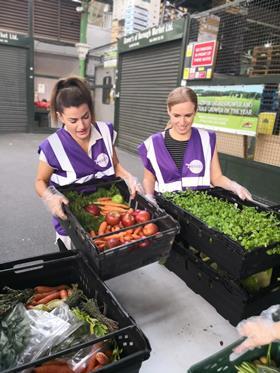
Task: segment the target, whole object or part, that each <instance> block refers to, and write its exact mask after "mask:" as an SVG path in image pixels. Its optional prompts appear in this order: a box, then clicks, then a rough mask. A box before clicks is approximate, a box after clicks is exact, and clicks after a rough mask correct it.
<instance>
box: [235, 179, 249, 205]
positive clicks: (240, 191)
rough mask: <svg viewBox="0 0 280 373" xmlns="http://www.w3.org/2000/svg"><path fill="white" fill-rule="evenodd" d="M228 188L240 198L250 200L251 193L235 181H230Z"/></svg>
mask: <svg viewBox="0 0 280 373" xmlns="http://www.w3.org/2000/svg"><path fill="white" fill-rule="evenodd" d="M230 190H231V191H232V192H233V193H235V194H237V195H238V197H239V198H240V199H242V200H244V199H248V200H249V201H252V194H251V193H250V192H249V191H248V190H247V189H246V188H244V187H243V186H242V185H240V184H238V183H237V182H236V181H232V180H231V181H230Z"/></svg>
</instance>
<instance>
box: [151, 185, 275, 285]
mask: <svg viewBox="0 0 280 373" xmlns="http://www.w3.org/2000/svg"><path fill="white" fill-rule="evenodd" d="M203 191H206V192H207V193H208V194H210V195H213V196H215V197H218V198H220V199H223V200H226V201H228V202H231V203H236V204H238V205H239V206H240V207H241V206H242V205H246V206H251V207H255V208H256V209H257V210H258V211H274V213H278V210H277V208H274V209H270V208H265V207H263V206H259V205H258V204H256V203H254V202H250V201H241V200H240V199H239V198H238V197H237V196H236V195H234V194H233V193H231V192H228V191H226V190H224V189H222V188H211V189H206V190H203ZM156 198H157V201H158V203H159V205H160V207H161V208H163V209H165V210H166V212H167V213H168V214H170V215H171V216H173V217H174V218H175V219H176V220H177V221H178V222H179V223H180V226H181V230H180V236H179V239H180V240H182V241H183V242H184V243H185V244H189V245H191V246H193V247H195V248H196V249H198V250H200V251H202V252H204V253H205V254H207V255H208V256H210V257H211V258H212V259H213V260H214V261H215V262H217V264H218V265H219V266H221V267H222V268H224V269H225V270H226V271H227V272H228V273H229V274H230V275H231V276H232V277H233V278H235V279H241V278H245V277H248V276H249V275H251V274H254V273H257V272H260V271H262V270H265V269H267V268H270V267H274V266H277V265H280V255H279V254H272V255H270V254H267V251H268V249H269V248H273V247H274V246H276V245H277V244H280V243H275V244H273V245H271V246H269V247H257V248H254V249H252V250H245V249H244V248H243V247H242V246H241V245H240V244H239V243H238V242H236V241H233V240H232V239H231V238H230V237H228V236H226V235H225V234H223V233H221V232H219V231H217V230H215V229H212V228H209V227H208V226H207V225H206V224H205V223H203V222H202V221H201V220H199V219H198V218H197V217H195V216H194V215H192V214H191V213H189V212H187V211H186V210H184V209H182V208H181V207H179V206H176V205H175V204H174V203H172V202H170V201H168V200H166V199H165V198H164V197H163V195H161V194H157V196H156ZM278 216H279V214H278Z"/></svg>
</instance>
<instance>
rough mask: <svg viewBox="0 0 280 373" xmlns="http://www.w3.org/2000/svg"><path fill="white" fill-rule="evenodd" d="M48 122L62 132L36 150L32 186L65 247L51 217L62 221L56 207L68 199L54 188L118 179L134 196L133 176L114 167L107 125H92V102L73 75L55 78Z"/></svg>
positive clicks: (66, 241)
mask: <svg viewBox="0 0 280 373" xmlns="http://www.w3.org/2000/svg"><path fill="white" fill-rule="evenodd" d="M50 110H51V117H52V121H53V122H60V123H61V124H62V128H60V129H59V130H58V131H56V132H55V133H54V134H52V135H50V136H49V137H48V138H47V139H46V140H44V141H43V142H42V143H41V144H40V146H39V154H40V156H39V167H38V171H37V177H36V182H35V188H36V191H37V193H38V195H39V196H40V197H42V199H43V201H44V202H45V204H46V205H47V207H48V208H49V209H50V211H51V213H52V215H53V223H54V227H55V229H56V232H57V239H58V238H60V239H61V240H62V241H63V242H64V244H65V246H66V247H67V248H70V243H71V241H70V238H69V237H68V236H67V235H66V232H65V231H64V229H63V228H62V227H61V225H60V224H59V221H58V219H57V217H59V218H61V219H66V216H65V214H64V212H63V209H62V203H65V204H67V203H68V200H67V199H66V198H65V196H63V195H61V194H60V193H58V192H57V191H56V189H55V188H54V187H55V186H56V185H59V186H63V185H68V184H72V183H79V184H82V183H84V182H86V181H89V180H91V179H109V178H112V177H114V176H118V177H121V178H123V179H124V180H125V181H126V182H127V184H128V186H129V188H130V191H131V194H132V196H134V195H135V193H136V188H137V184H136V178H135V177H133V176H132V175H131V174H130V173H129V172H128V171H126V170H125V169H124V168H123V167H122V165H121V164H120V162H119V160H118V157H117V154H116V151H115V148H114V145H113V144H114V141H115V138H116V132H115V131H114V129H113V125H112V123H105V122H95V119H94V111H93V102H92V98H91V93H90V90H89V88H88V86H87V84H86V82H85V81H83V80H81V79H80V78H77V77H69V78H67V79H61V80H59V81H58V82H57V83H56V85H55V86H54V88H53V91H52V96H51V102H50Z"/></svg>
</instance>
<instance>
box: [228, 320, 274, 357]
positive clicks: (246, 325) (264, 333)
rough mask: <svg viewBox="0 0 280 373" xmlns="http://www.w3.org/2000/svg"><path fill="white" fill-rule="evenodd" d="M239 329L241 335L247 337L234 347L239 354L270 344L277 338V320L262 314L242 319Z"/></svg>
mask: <svg viewBox="0 0 280 373" xmlns="http://www.w3.org/2000/svg"><path fill="white" fill-rule="evenodd" d="M237 330H238V332H239V334H240V335H241V336H243V337H247V338H246V339H245V341H244V342H242V343H241V344H240V345H239V346H237V347H236V348H235V349H234V352H235V353H238V354H240V353H244V352H245V351H247V350H249V349H253V348H255V347H259V346H263V345H266V344H269V343H271V342H273V341H274V340H276V339H277V333H276V326H275V322H273V321H272V320H268V319H265V318H263V317H261V316H257V317H250V318H249V319H247V320H243V321H241V322H240V323H239V324H238V325H237Z"/></svg>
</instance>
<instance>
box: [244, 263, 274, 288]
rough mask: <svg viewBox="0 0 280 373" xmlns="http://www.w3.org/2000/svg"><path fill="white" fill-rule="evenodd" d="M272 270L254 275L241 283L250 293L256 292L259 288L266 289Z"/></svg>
mask: <svg viewBox="0 0 280 373" xmlns="http://www.w3.org/2000/svg"><path fill="white" fill-rule="evenodd" d="M271 275H272V268H269V269H267V270H266V271H262V272H258V273H255V274H254V275H251V276H249V277H247V278H245V279H244V280H242V281H241V283H242V285H243V286H244V287H245V288H246V289H247V290H248V291H249V292H252V293H255V292H258V291H259V290H260V289H261V288H266V287H268V286H269V285H270V280H271Z"/></svg>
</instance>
